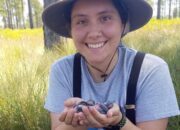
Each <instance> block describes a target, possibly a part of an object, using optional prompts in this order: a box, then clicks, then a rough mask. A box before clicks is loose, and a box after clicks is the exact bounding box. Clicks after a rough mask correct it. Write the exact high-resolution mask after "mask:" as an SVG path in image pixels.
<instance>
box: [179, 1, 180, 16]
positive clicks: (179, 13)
mask: <svg viewBox="0 0 180 130" xmlns="http://www.w3.org/2000/svg"><path fill="white" fill-rule="evenodd" d="M179 18H180V0H179Z"/></svg>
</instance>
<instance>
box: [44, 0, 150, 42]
mask: <svg viewBox="0 0 180 130" xmlns="http://www.w3.org/2000/svg"><path fill="white" fill-rule="evenodd" d="M73 1H74V0H64V1H58V2H56V3H53V4H51V5H49V6H48V7H47V8H46V9H45V10H44V11H43V14H42V20H43V23H44V24H45V26H47V27H48V28H49V29H50V30H52V31H53V32H55V33H57V34H58V35H60V36H64V37H67V38H71V35H70V32H69V31H70V28H69V27H70V26H69V23H68V21H67V18H66V16H65V15H66V12H67V11H68V9H69V8H68V7H69V5H70V4H71V3H72V2H73ZM123 2H124V4H125V6H126V7H127V10H128V15H129V16H128V23H129V29H128V31H127V32H126V33H128V32H131V31H134V30H136V29H138V28H140V27H142V26H144V25H145V24H146V23H147V22H148V21H149V20H150V19H151V17H152V12H153V11H152V8H151V6H150V5H149V4H148V3H147V2H146V1H144V0H123Z"/></svg>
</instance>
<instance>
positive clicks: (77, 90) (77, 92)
mask: <svg viewBox="0 0 180 130" xmlns="http://www.w3.org/2000/svg"><path fill="white" fill-rule="evenodd" d="M73 96H74V97H79V98H81V55H80V53H76V54H75V56H74V67H73Z"/></svg>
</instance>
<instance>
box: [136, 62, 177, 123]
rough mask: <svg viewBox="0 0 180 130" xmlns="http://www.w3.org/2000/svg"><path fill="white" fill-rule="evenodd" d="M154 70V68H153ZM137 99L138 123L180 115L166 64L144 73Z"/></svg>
mask: <svg viewBox="0 0 180 130" xmlns="http://www.w3.org/2000/svg"><path fill="white" fill-rule="evenodd" d="M151 68H152V67H151ZM140 78H141V80H140V81H138V85H139V86H138V91H137V97H136V121H137V122H144V121H150V120H156V119H162V118H167V117H171V116H175V115H178V114H180V111H179V108H178V104H177V99H176V95H175V91H174V87H173V83H172V80H171V77H170V73H169V69H168V66H167V64H166V63H161V64H159V65H157V66H155V67H154V68H153V69H152V70H151V69H148V71H145V72H142V74H141V75H140Z"/></svg>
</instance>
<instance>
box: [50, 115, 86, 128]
mask: <svg viewBox="0 0 180 130" xmlns="http://www.w3.org/2000/svg"><path fill="white" fill-rule="evenodd" d="M60 115H61V114H60V113H50V116H51V130H87V128H86V127H85V126H77V127H73V126H72V125H67V124H65V123H64V122H60V121H59V117H60Z"/></svg>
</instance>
